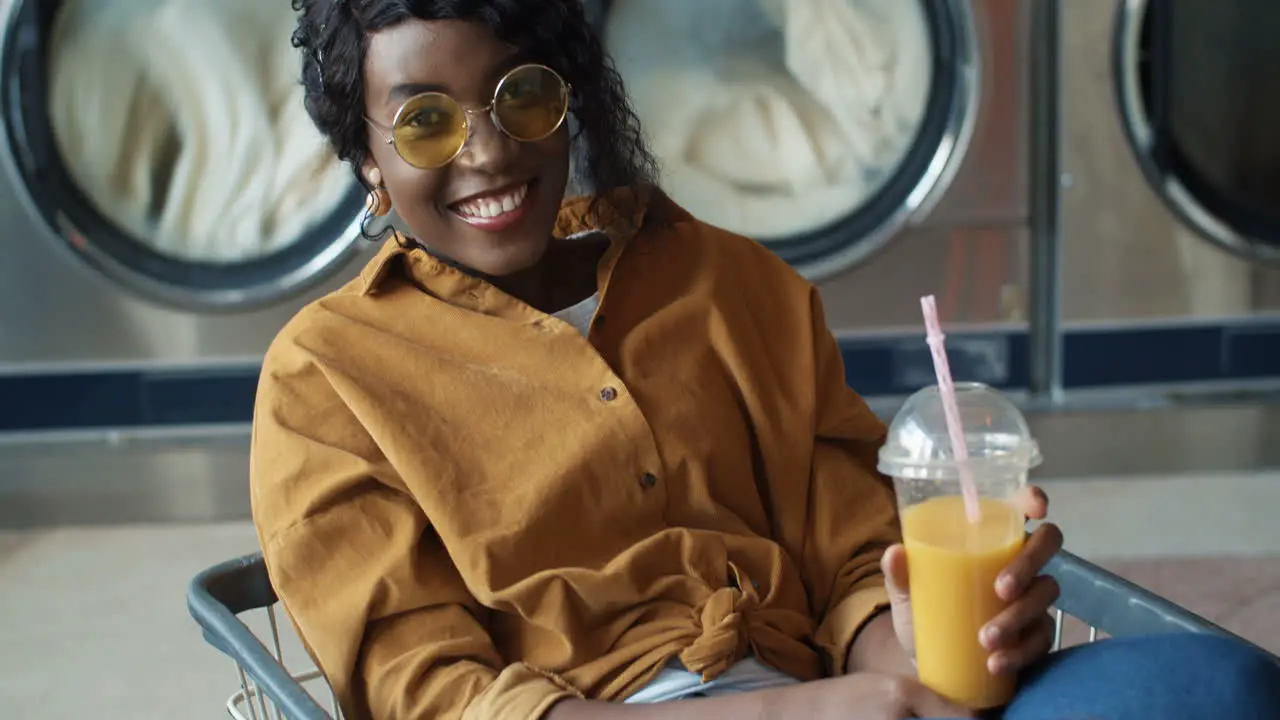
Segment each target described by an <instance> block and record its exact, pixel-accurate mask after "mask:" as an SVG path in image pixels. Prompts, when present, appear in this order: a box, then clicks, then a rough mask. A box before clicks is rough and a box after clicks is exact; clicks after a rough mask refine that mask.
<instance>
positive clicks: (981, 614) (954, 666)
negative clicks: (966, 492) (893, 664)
mask: <svg viewBox="0 0 1280 720" xmlns="http://www.w3.org/2000/svg"><path fill="white" fill-rule="evenodd" d="M981 507H982V520H981V521H980V522H978V523H970V522H969V521H968V519H967V518H966V517H965V512H964V500H963V499H962V498H960V497H958V496H940V497H934V498H930V499H929V500H925V501H924V502H922V503H920V504H918V505H913V506H911V507H908V508H906V509H905V510H904V511H903V512H902V534H903V536H904V541H905V545H906V548H907V567H908V575H909V578H908V581H909V582H910V584H911V615H912V623H913V625H914V627H915V642H916V667H917V669H918V671H919V674H920V681H921V682H922V683H924V684H925V685H927V686H928V687H930V688H932V689H933V690H934V692H937V693H938V694H939V695H942V696H943V697H946V698H948V699H950V700H952V701H953V702H956V703H959V704H961V705H966V706H968V707H971V708H974V709H983V708H991V707H996V706H999V705H1003V704H1005V703H1007V702H1008V701H1009V700H1010V699H1011V698H1012V697H1013V693H1014V690H1015V687H1014V678H1013V677H1011V676H994V675H992V674H991V673H990V672H988V671H987V658H988V656H989V655H990V653H988V652H987V651H986V650H985V649H983V647H982V646H981V644H980V643H979V642H978V632H979V631H980V630H981V629H982V627H983V626H984V625H985V624H986V623H987V622H989V621H990V620H991V619H992V618H994V617H995V616H996V615H997V614H998V613H999V612H1000V611H1001V610H1003V609H1004V608H1005V607H1006V603H1005V602H1004V601H1002V600H1000V599H999V598H998V597H996V591H995V582H996V575H998V574H999V573H1000V571H1001V570H1003V569H1004V568H1005V567H1007V566H1008V565H1009V563H1010V562H1011V561H1012V560H1013V558H1014V556H1016V555H1017V554H1018V551H1019V550H1020V549H1021V548H1022V541H1023V537H1024V520H1023V518H1022V516H1021V515H1020V514H1018V512H1017V511H1016V510H1015V509H1014V508H1013V507H1012V506H1010V505H1009V504H1008V503H1007V502H1005V501H1003V500H997V499H993V498H982V500H981Z"/></svg>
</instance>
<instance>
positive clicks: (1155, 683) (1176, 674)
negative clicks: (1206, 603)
mask: <svg viewBox="0 0 1280 720" xmlns="http://www.w3.org/2000/svg"><path fill="white" fill-rule="evenodd" d="M991 717H992V718H997V719H998V720H1218V719H1219V718H1220V719H1221V720H1264V719H1267V718H1269V719H1271V720H1274V719H1276V718H1280V664H1277V663H1276V662H1275V660H1274V659H1273V658H1271V657H1269V656H1267V655H1266V654H1265V653H1262V652H1259V651H1257V650H1255V649H1254V648H1252V647H1249V646H1247V645H1245V644H1243V643H1240V642H1237V641H1235V640H1230V639H1227V638H1222V637H1217V636H1210V635H1193V634H1189V633H1183V634H1178V635H1157V636H1148V637H1136V638H1118V639H1111V640H1104V641H1101V642H1098V643H1096V644H1093V645H1085V646H1082V647H1077V648H1072V649H1070V650H1066V651H1063V652H1060V653H1056V654H1054V655H1051V656H1049V657H1048V658H1046V659H1045V661H1044V662H1043V663H1041V665H1040V666H1039V667H1036V668H1033V669H1032V670H1031V671H1030V672H1028V673H1027V674H1026V676H1025V677H1024V679H1023V684H1022V688H1021V689H1020V690H1019V692H1018V695H1017V696H1016V697H1015V698H1014V700H1013V702H1012V703H1010V704H1009V706H1008V707H1006V708H1005V709H1003V710H1002V711H998V712H995V713H992V715H991Z"/></svg>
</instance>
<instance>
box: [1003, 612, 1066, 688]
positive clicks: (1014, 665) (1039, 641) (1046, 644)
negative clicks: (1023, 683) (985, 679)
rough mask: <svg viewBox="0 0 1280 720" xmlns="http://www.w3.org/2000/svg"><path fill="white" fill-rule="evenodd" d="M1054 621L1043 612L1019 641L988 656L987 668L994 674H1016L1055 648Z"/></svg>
mask: <svg viewBox="0 0 1280 720" xmlns="http://www.w3.org/2000/svg"><path fill="white" fill-rule="evenodd" d="M1053 635H1054V622H1053V618H1052V617H1050V616H1049V615H1048V614H1041V615H1040V616H1039V617H1037V618H1036V620H1035V621H1034V622H1032V623H1031V624H1030V625H1029V626H1028V627H1027V629H1026V631H1025V632H1024V633H1023V634H1022V637H1021V638H1019V641H1018V643H1017V644H1016V645H1015V646H1013V647H1011V648H1007V649H1003V650H999V651H997V652H994V653H992V654H991V656H990V657H988V658H987V670H989V671H990V672H991V673H992V674H993V675H1005V674H1016V673H1018V672H1021V671H1022V670H1024V669H1025V668H1027V667H1029V666H1031V665H1033V664H1035V663H1036V662H1037V661H1039V660H1040V659H1041V658H1043V657H1044V656H1046V655H1048V654H1049V651H1050V650H1051V649H1053Z"/></svg>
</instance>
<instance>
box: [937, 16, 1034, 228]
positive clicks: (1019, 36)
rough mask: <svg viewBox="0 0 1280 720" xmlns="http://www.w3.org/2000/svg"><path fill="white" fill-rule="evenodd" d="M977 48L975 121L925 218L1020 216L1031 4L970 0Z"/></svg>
mask: <svg viewBox="0 0 1280 720" xmlns="http://www.w3.org/2000/svg"><path fill="white" fill-rule="evenodd" d="M972 6H973V10H974V15H975V24H976V25H977V29H978V43H979V44H978V50H979V53H980V55H981V60H980V67H981V75H980V79H979V88H978V90H979V93H978V97H977V98H976V99H977V100H978V102H979V107H978V116H977V122H976V126H975V128H974V132H973V138H972V141H971V143H970V146H969V150H968V154H967V156H966V157H965V160H964V162H963V164H962V165H961V166H960V169H959V171H958V172H957V173H956V176H955V179H954V181H953V183H952V185H951V187H950V188H949V189H948V190H947V192H946V195H945V196H944V197H943V198H942V199H941V200H940V201H939V202H938V204H937V206H936V208H935V209H934V211H933V212H932V213H931V214H930V215H929V217H928V218H927V219H925V220H924V221H923V223H922V224H923V225H926V226H930V227H936V226H940V225H941V226H954V225H993V224H1002V223H1005V222H1008V221H1010V220H1021V219H1025V218H1026V217H1027V214H1028V195H1027V140H1028V133H1027V122H1026V120H1027V118H1028V116H1029V109H1028V104H1027V103H1028V98H1029V85H1028V83H1029V80H1030V75H1029V68H1028V63H1027V57H1028V52H1029V43H1030V42H1031V40H1030V33H1029V29H1030V19H1031V16H1030V3H1027V2H1022V1H1021V0H973V2H972Z"/></svg>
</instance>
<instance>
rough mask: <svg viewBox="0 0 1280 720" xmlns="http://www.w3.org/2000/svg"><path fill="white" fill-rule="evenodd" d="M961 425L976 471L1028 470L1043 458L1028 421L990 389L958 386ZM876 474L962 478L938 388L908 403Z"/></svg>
mask: <svg viewBox="0 0 1280 720" xmlns="http://www.w3.org/2000/svg"><path fill="white" fill-rule="evenodd" d="M956 404H957V405H958V406H959V410H960V424H961V426H962V427H963V428H964V437H965V440H966V441H967V444H968V447H969V466H970V467H972V468H973V470H974V472H977V473H981V472H984V471H995V472H1001V473H1007V472H1026V471H1027V470H1029V469H1031V468H1033V467H1035V466H1037V465H1039V464H1040V463H1041V462H1042V460H1043V458H1041V456H1040V447H1039V445H1037V444H1036V441H1035V440H1034V439H1033V438H1032V437H1031V430H1030V428H1028V427H1027V421H1026V418H1024V417H1023V416H1022V413H1021V412H1019V410H1018V408H1016V407H1014V405H1013V403H1011V402H1009V401H1008V400H1007V399H1006V398H1005V397H1004V396H1003V395H1001V394H1000V393H998V392H996V391H995V390H994V389H993V388H991V387H988V386H987V385H983V384H982V383H956ZM879 468H880V472H882V473H884V474H886V475H888V476H890V477H899V478H911V479H923V480H951V479H955V478H958V477H959V476H960V471H959V466H958V463H957V462H956V458H955V453H954V452H953V451H952V449H951V436H950V434H949V433H948V432H947V419H946V415H945V414H944V412H943V408H942V398H941V396H940V395H939V393H938V387H937V386H936V385H934V386H930V387H927V388H925V389H923V390H921V391H919V392H917V393H916V394H914V395H912V396H911V397H910V398H908V399H907V402H906V404H905V405H903V406H902V410H900V411H899V412H898V415H897V416H896V417H895V418H894V419H893V424H892V425H890V426H889V437H888V438H887V439H886V440H885V444H884V446H883V447H882V448H880V464H879Z"/></svg>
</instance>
